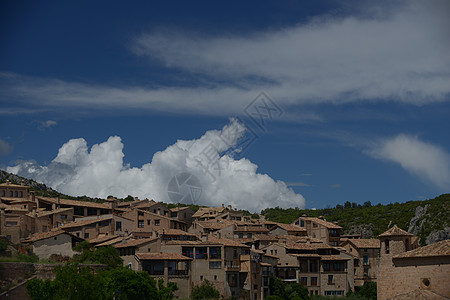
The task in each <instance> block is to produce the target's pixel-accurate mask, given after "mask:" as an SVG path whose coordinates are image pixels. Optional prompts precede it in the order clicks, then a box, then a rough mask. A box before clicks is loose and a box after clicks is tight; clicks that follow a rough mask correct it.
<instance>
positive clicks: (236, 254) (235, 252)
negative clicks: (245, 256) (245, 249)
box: [233, 248, 238, 258]
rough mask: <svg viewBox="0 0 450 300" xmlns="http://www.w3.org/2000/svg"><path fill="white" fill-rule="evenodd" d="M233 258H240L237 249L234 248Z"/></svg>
mask: <svg viewBox="0 0 450 300" xmlns="http://www.w3.org/2000/svg"><path fill="white" fill-rule="evenodd" d="M233 258H238V252H237V249H236V248H235V249H233Z"/></svg>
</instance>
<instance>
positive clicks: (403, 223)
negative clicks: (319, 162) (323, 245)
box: [261, 194, 450, 245]
mask: <svg viewBox="0 0 450 300" xmlns="http://www.w3.org/2000/svg"><path fill="white" fill-rule="evenodd" d="M449 211H450V194H443V195H441V196H438V197H436V198H434V199H429V200H423V201H408V202H405V203H397V202H396V203H393V204H392V203H391V204H388V205H382V204H377V205H372V204H371V203H370V202H366V203H364V205H358V204H356V203H350V202H346V203H345V204H344V205H336V207H334V208H325V209H317V210H310V209H297V208H289V209H281V208H279V207H275V208H269V209H265V210H263V211H262V212H261V214H262V215H264V216H265V217H266V218H267V219H268V220H271V221H275V222H282V223H292V222H293V221H294V220H295V219H296V218H298V217H299V216H301V215H303V214H306V215H307V216H311V217H318V216H324V217H325V218H326V220H327V221H330V222H336V223H337V224H339V225H340V226H342V227H343V232H342V234H361V235H362V236H363V237H376V236H378V235H379V234H380V233H382V232H384V231H386V230H387V229H388V228H389V227H390V226H391V225H393V224H397V225H398V226H399V227H401V228H403V229H405V230H408V231H409V232H411V233H414V234H416V235H417V236H419V238H420V243H421V244H422V245H425V244H429V243H434V242H437V241H439V240H443V239H448V238H450V225H449V224H450V214H449Z"/></svg>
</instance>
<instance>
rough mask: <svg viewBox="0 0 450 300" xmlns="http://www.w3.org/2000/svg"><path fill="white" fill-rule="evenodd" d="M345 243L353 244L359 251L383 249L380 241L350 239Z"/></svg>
mask: <svg viewBox="0 0 450 300" xmlns="http://www.w3.org/2000/svg"><path fill="white" fill-rule="evenodd" d="M345 243H351V244H352V245H353V246H355V248H357V249H365V248H375V249H379V248H380V247H381V244H380V240H378V239H349V240H347V241H345Z"/></svg>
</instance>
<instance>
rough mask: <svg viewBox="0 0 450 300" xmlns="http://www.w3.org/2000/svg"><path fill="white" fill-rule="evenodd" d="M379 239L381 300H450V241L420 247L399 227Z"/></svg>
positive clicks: (378, 286) (383, 234) (379, 288)
mask: <svg viewBox="0 0 450 300" xmlns="http://www.w3.org/2000/svg"><path fill="white" fill-rule="evenodd" d="M379 238H380V241H381V250H380V260H379V269H378V282H377V290H378V299H412V298H420V299H448V298H450V280H449V278H450V277H449V274H450V240H445V241H441V242H437V243H435V244H431V245H428V246H425V247H420V248H418V247H417V244H416V241H415V240H416V239H414V236H413V235H412V234H411V233H408V232H406V231H404V230H403V229H401V228H399V227H397V226H394V227H392V228H390V229H389V230H387V231H386V232H384V233H382V234H380V235H379ZM411 241H413V243H412V242H411Z"/></svg>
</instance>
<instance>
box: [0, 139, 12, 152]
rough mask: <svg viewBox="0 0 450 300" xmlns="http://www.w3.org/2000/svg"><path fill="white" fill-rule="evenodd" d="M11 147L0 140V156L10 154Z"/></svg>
mask: <svg viewBox="0 0 450 300" xmlns="http://www.w3.org/2000/svg"><path fill="white" fill-rule="evenodd" d="M11 150H12V147H11V145H9V144H8V143H7V142H5V141H4V140H2V139H0V155H7V154H9V153H10V152H11Z"/></svg>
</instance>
